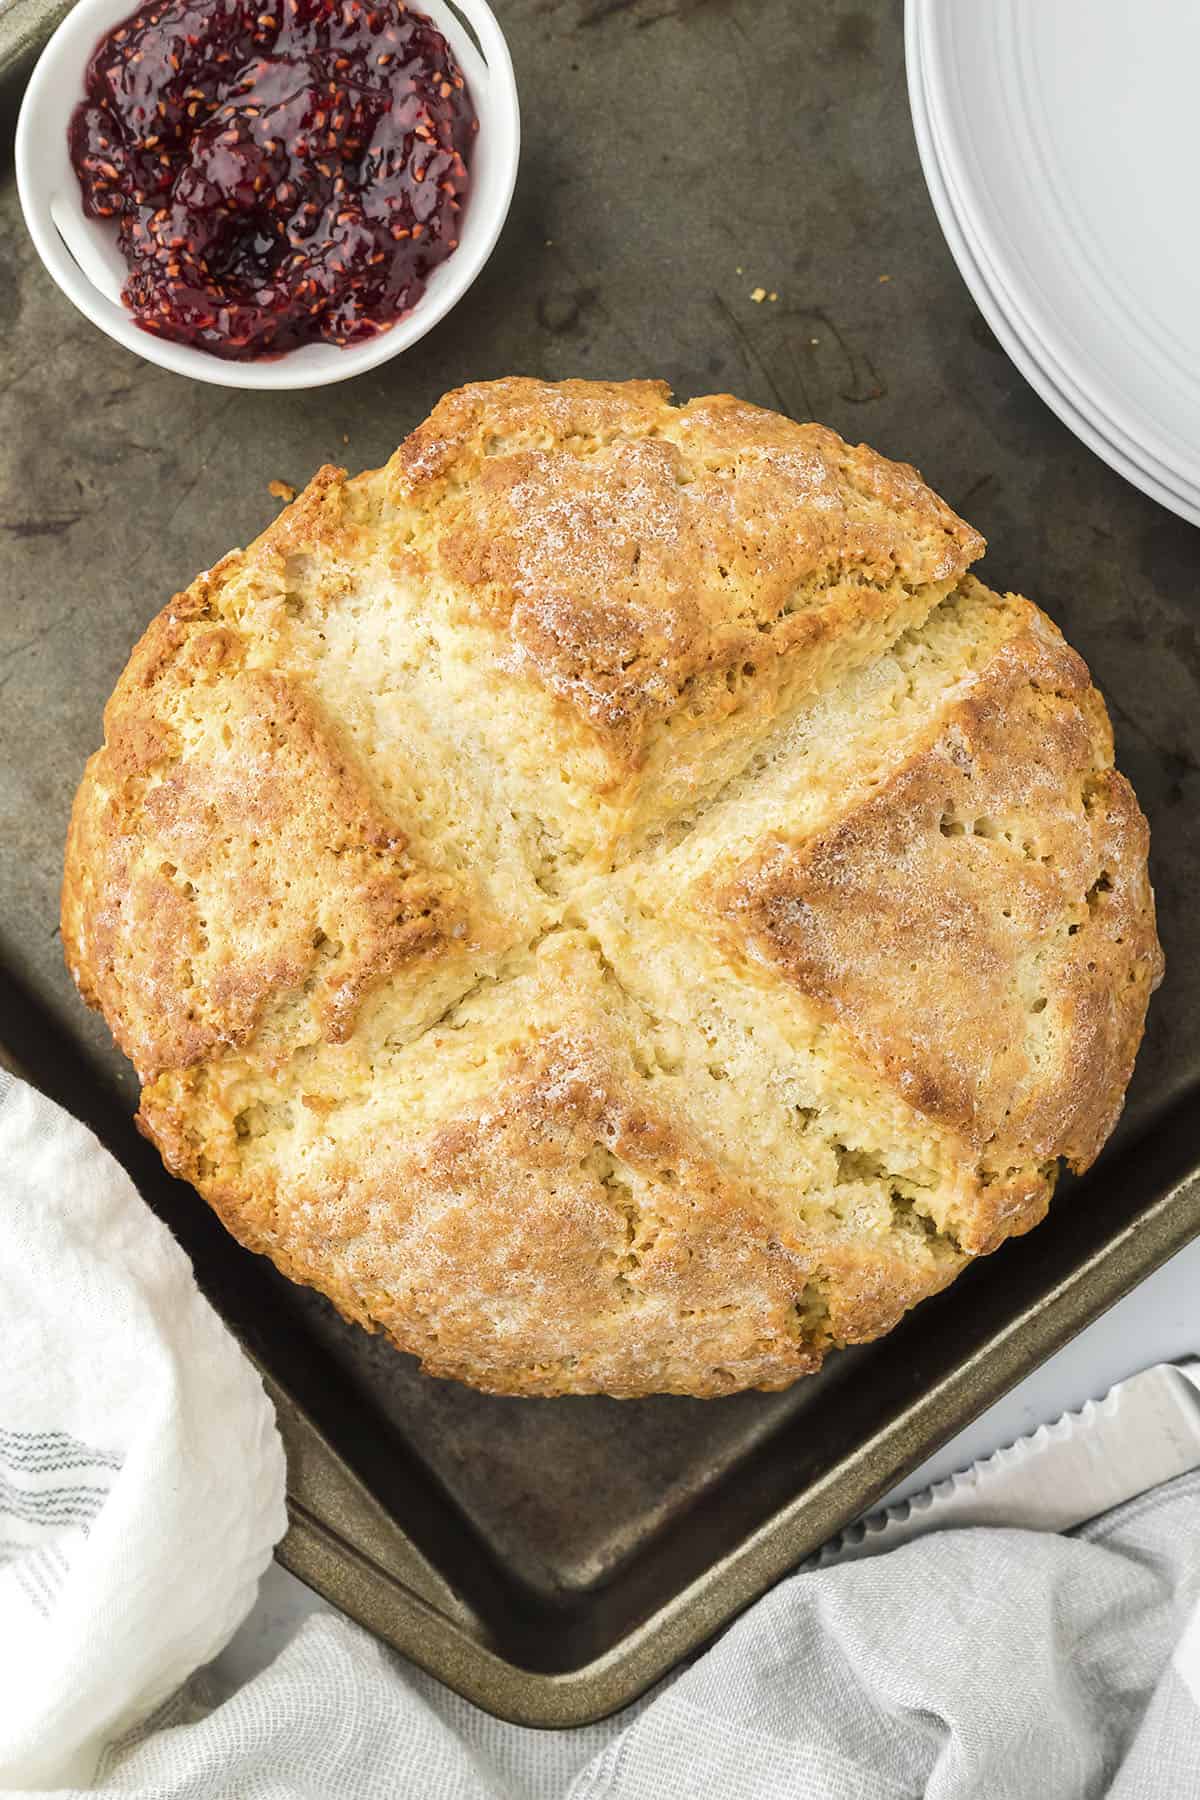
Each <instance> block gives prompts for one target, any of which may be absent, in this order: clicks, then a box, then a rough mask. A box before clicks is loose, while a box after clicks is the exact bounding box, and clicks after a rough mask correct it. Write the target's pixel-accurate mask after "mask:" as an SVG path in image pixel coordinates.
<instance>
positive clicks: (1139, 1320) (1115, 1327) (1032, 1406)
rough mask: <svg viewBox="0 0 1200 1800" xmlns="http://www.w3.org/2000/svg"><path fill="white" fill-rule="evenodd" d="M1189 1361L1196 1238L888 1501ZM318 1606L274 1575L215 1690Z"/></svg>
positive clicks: (237, 1678) (1194, 1321) (1198, 1319)
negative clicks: (1133, 1378)
mask: <svg viewBox="0 0 1200 1800" xmlns="http://www.w3.org/2000/svg"><path fill="white" fill-rule="evenodd" d="M1189 1355H1200V1239H1198V1240H1197V1241H1196V1242H1195V1243H1193V1244H1190V1245H1189V1246H1188V1248H1187V1249H1186V1250H1183V1251H1181V1252H1180V1253H1179V1255H1178V1256H1176V1257H1174V1258H1172V1260H1171V1261H1170V1262H1169V1263H1166V1264H1164V1266H1163V1267H1162V1268H1161V1269H1159V1270H1158V1272H1157V1273H1156V1274H1154V1275H1152V1276H1150V1278H1149V1279H1148V1280H1147V1281H1144V1282H1143V1283H1142V1284H1141V1286H1140V1287H1138V1288H1136V1289H1135V1290H1134V1291H1133V1293H1132V1294H1129V1295H1127V1296H1126V1298H1125V1299H1124V1300H1122V1301H1120V1302H1119V1303H1118V1304H1117V1305H1116V1306H1114V1307H1113V1308H1112V1310H1111V1311H1110V1312H1108V1313H1106V1314H1105V1315H1104V1317H1103V1318H1101V1319H1098V1320H1097V1321H1096V1323H1095V1324H1094V1325H1091V1326H1089V1327H1088V1329H1087V1330H1086V1331H1084V1332H1081V1333H1080V1335H1079V1336H1078V1337H1077V1338H1075V1339H1074V1340H1073V1342H1071V1343H1069V1344H1068V1345H1067V1346H1066V1347H1065V1348H1064V1349H1062V1350H1060V1351H1059V1352H1058V1354H1057V1355H1055V1356H1052V1357H1051V1358H1050V1359H1049V1361H1048V1362H1045V1363H1043V1364H1042V1366H1041V1368H1040V1369H1036V1370H1035V1371H1034V1373H1033V1374H1032V1375H1030V1376H1028V1377H1027V1378H1026V1379H1025V1380H1024V1381H1022V1382H1021V1383H1020V1384H1019V1386H1017V1387H1015V1388H1014V1389H1013V1390H1012V1392H1011V1393H1009V1394H1007V1395H1006V1396H1005V1397H1004V1399H1003V1400H999V1401H997V1403H996V1405H995V1406H993V1407H990V1408H989V1409H988V1411H987V1412H985V1413H983V1414H981V1416H980V1417H979V1418H978V1419H976V1421H975V1423H974V1424H973V1425H970V1426H968V1427H967V1429H966V1430H965V1431H963V1432H960V1433H959V1435H958V1436H957V1437H956V1438H953V1439H952V1440H951V1441H950V1443H949V1444H947V1445H946V1447H945V1449H944V1450H942V1451H940V1452H939V1453H938V1455H937V1456H934V1457H931V1458H930V1460H929V1461H928V1462H926V1463H924V1464H922V1466H921V1467H920V1468H919V1469H917V1470H915V1471H914V1472H913V1474H912V1475H911V1476H910V1478H909V1479H908V1480H907V1481H906V1482H904V1483H903V1485H902V1486H901V1487H898V1488H897V1489H896V1490H895V1493H894V1494H893V1495H890V1496H889V1498H890V1499H899V1498H901V1497H902V1496H903V1495H906V1494H914V1493H919V1492H920V1490H921V1489H922V1488H925V1487H928V1486H929V1485H930V1484H931V1483H932V1482H934V1481H938V1480H940V1479H941V1478H942V1477H944V1476H946V1475H950V1474H952V1473H953V1472H954V1471H955V1470H956V1469H962V1468H966V1467H967V1466H968V1465H969V1464H970V1463H972V1462H974V1461H976V1460H977V1459H978V1458H979V1457H981V1456H987V1455H990V1453H991V1452H992V1451H993V1450H998V1449H999V1448H1000V1447H1001V1445H1003V1444H1009V1443H1012V1441H1013V1440H1014V1439H1015V1438H1018V1437H1023V1436H1025V1435H1026V1433H1028V1432H1030V1431H1034V1430H1036V1428H1037V1427H1038V1426H1039V1425H1045V1424H1049V1423H1050V1421H1051V1420H1053V1419H1056V1418H1058V1416H1059V1415H1060V1413H1063V1412H1067V1411H1070V1410H1074V1409H1075V1408H1076V1407H1079V1406H1082V1405H1083V1403H1084V1401H1085V1400H1092V1399H1099V1398H1100V1397H1101V1396H1102V1395H1103V1394H1105V1393H1106V1392H1107V1391H1108V1389H1109V1388H1110V1387H1112V1385H1113V1383H1114V1382H1117V1381H1121V1380H1123V1379H1124V1377H1125V1376H1127V1375H1133V1374H1135V1373H1136V1371H1137V1370H1139V1369H1144V1368H1147V1367H1149V1365H1150V1364H1151V1363H1156V1362H1167V1361H1177V1360H1179V1359H1180V1358H1182V1357H1185V1356H1189ZM324 1605H325V1602H324V1601H322V1600H320V1599H318V1598H317V1596H316V1595H315V1594H312V1593H311V1592H310V1591H309V1590H308V1589H307V1588H306V1587H304V1586H303V1585H302V1583H300V1582H298V1581H296V1580H295V1579H294V1578H293V1577H292V1576H291V1575H289V1574H287V1573H286V1571H285V1570H283V1569H281V1568H279V1567H278V1566H277V1565H276V1566H275V1567H273V1568H272V1569H271V1570H270V1572H269V1574H268V1575H267V1577H266V1578H265V1580H264V1582H263V1585H262V1589H261V1591H260V1594H259V1599H258V1604H257V1605H256V1607H255V1609H254V1611H253V1612H252V1613H251V1615H250V1617H249V1619H247V1621H246V1623H245V1624H244V1625H243V1627H242V1629H241V1630H240V1631H239V1632H238V1634H237V1636H236V1637H235V1638H234V1640H233V1642H232V1643H231V1644H230V1646H229V1648H228V1649H227V1650H226V1651H225V1653H224V1655H223V1656H221V1657H220V1658H219V1659H218V1661H217V1663H216V1664H215V1665H214V1667H213V1671H212V1672H213V1674H214V1675H215V1676H216V1678H217V1680H218V1682H219V1683H220V1685H221V1686H222V1687H224V1688H225V1689H226V1691H228V1690H230V1689H232V1688H234V1687H236V1686H238V1685H240V1683H241V1682H243V1681H245V1680H246V1679H247V1678H248V1677H249V1676H250V1675H252V1674H254V1673H255V1672H256V1671H257V1670H259V1669H261V1668H264V1667H265V1666H266V1664H267V1663H269V1662H270V1660H271V1658H272V1657H273V1655H274V1654H275V1652H276V1650H277V1649H278V1648H279V1646H280V1645H281V1644H282V1643H284V1642H285V1641H286V1639H287V1638H288V1637H289V1636H290V1634H291V1632H292V1631H293V1629H294V1628H295V1625H296V1624H297V1623H298V1621H299V1620H300V1619H301V1618H302V1617H304V1616H305V1615H306V1614H308V1613H310V1612H313V1611H316V1610H319V1609H321V1608H322V1607H324Z"/></svg>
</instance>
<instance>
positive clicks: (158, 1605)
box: [0, 1070, 285, 1789]
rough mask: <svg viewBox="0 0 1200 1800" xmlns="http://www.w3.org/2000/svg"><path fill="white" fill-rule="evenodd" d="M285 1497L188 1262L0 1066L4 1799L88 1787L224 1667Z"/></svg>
mask: <svg viewBox="0 0 1200 1800" xmlns="http://www.w3.org/2000/svg"><path fill="white" fill-rule="evenodd" d="M231 1470H236V1471H237V1472H238V1478H237V1479H236V1480H230V1478H229V1476H230V1471H231ZM283 1487H284V1464H283V1451H282V1447H281V1445H280V1442H279V1435H278V1433H277V1431H276V1429H275V1421H274V1415H273V1413H272V1410H271V1406H270V1403H269V1401H268V1400H267V1397H266V1395H265V1394H264V1392H263V1389H262V1384H261V1382H260V1381H259V1379H258V1377H257V1375H256V1374H255V1372H254V1370H253V1369H252V1367H251V1366H250V1364H249V1363H248V1362H247V1361H246V1359H245V1357H244V1356H243V1355H242V1353H241V1351H240V1350H239V1349H238V1347H237V1345H236V1344H235V1342H234V1341H233V1339H232V1338H231V1337H230V1335H229V1333H228V1332H227V1331H226V1329H225V1327H224V1326H223V1325H222V1324H221V1322H220V1320H219V1319H218V1318H217V1316H216V1314H215V1313H214V1312H213V1310H212V1308H211V1307H210V1306H209V1305H208V1303H207V1301H206V1300H204V1299H203V1298H202V1296H201V1294H200V1292H199V1290H198V1288H197V1287H196V1283H195V1280H194V1278H193V1276H192V1272H191V1268H190V1266H189V1264H188V1260H187V1258H186V1256H185V1255H184V1253H183V1251H182V1250H181V1249H180V1248H179V1246H178V1245H177V1244H176V1243H175V1241H174V1239H173V1238H172V1237H171V1235H170V1233H169V1232H168V1231H167V1229H166V1227H165V1226H164V1225H163V1224H161V1223H160V1221H159V1220H158V1219H156V1218H155V1216H154V1214H153V1213H152V1212H151V1211H150V1210H149V1208H148V1207H147V1206H145V1205H144V1203H143V1202H142V1201H141V1199H140V1198H139V1197H138V1194H137V1192H136V1190H135V1189H134V1187H133V1185H132V1183H131V1182H130V1180H129V1178H128V1177H127V1176H126V1175H125V1174H124V1172H123V1171H122V1170H121V1169H120V1168H119V1167H118V1166H117V1164H116V1163H115V1162H114V1161H113V1159H112V1157H111V1156H109V1154H108V1152H107V1151H106V1150H104V1149H103V1148H102V1147H101V1145H100V1144H99V1143H98V1142H97V1140H96V1139H95V1138H94V1137H93V1136H92V1134H91V1132H89V1131H87V1130H85V1129H84V1127H83V1126H82V1125H80V1124H78V1123H77V1122H76V1120H74V1119H72V1118H70V1117H68V1115H67V1114H66V1113H64V1112H62V1111H61V1110H60V1108H58V1107H57V1106H55V1105H54V1104H53V1103H52V1102H51V1101H49V1100H47V1099H45V1098H44V1097H43V1096H42V1095H40V1094H38V1093H35V1092H34V1090H33V1089H32V1088H29V1087H27V1086H26V1085H25V1084H24V1083H23V1082H20V1081H17V1080H15V1079H13V1078H12V1077H11V1076H9V1075H7V1074H5V1073H4V1071H3V1070H0V1789H11V1788H19V1787H34V1788H44V1787H48V1786H57V1785H59V1784H62V1783H68V1782H70V1783H78V1784H79V1785H84V1784H86V1783H88V1782H90V1781H91V1779H92V1777H93V1775H94V1773H95V1770H96V1766H97V1763H98V1760H99V1757H100V1754H101V1752H102V1750H103V1748H104V1746H105V1744H106V1743H108V1742H110V1741H111V1740H112V1738H113V1737H114V1736H116V1735H117V1734H118V1733H120V1732H121V1731H122V1730H123V1729H125V1728H127V1727H128V1726H130V1725H131V1724H133V1723H134V1722H135V1721H137V1720H138V1719H140V1718H142V1717H144V1716H145V1715H146V1714H147V1713H148V1712H149V1711H150V1710H151V1709H152V1708H153V1707H155V1706H156V1705H157V1704H158V1703H159V1702H160V1701H162V1700H163V1699H164V1698H165V1697H166V1696H167V1695H169V1694H170V1693H172V1692H173V1691H174V1689H176V1688H177V1687H178V1686H179V1684H180V1682H181V1681H183V1680H184V1679H185V1678H186V1677H187V1676H188V1675H190V1674H191V1672H192V1671H193V1670H194V1669H195V1668H197V1667H198V1666H199V1665H200V1664H202V1663H204V1662H207V1661H208V1660H209V1659H210V1658H211V1657H213V1656H215V1655H216V1653H217V1652H218V1650H220V1649H221V1648H222V1646H223V1645H224V1644H225V1642H226V1641H227V1639H228V1638H229V1637H230V1635H231V1634H232V1632H233V1631H234V1630H235V1629H236V1627H237V1625H238V1624H239V1623H240V1621H241V1620H242V1619H243V1618H244V1617H245V1615H246V1613H247V1612H248V1611H249V1608H250V1606H251V1604H252V1602H253V1599H254V1594H255V1591H256V1589H257V1585H258V1579H259V1576H260V1575H261V1574H262V1572H263V1570H264V1568H265V1567H266V1565H267V1563H268V1562H269V1560H270V1555H271V1549H272V1546H273V1545H274V1544H275V1542H276V1540H277V1539H278V1538H279V1537H280V1536H281V1534H282V1532H283V1529H284V1524H285V1515H284V1505H283Z"/></svg>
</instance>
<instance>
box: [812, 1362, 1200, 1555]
mask: <svg viewBox="0 0 1200 1800" xmlns="http://www.w3.org/2000/svg"><path fill="white" fill-rule="evenodd" d="M1195 1468H1200V1360H1189V1361H1187V1362H1182V1363H1156V1364H1155V1365H1154V1367H1153V1368H1150V1369H1144V1370H1143V1371H1142V1373H1141V1374H1140V1375H1131V1376H1130V1377H1129V1379H1128V1380H1127V1381H1119V1382H1118V1383H1117V1385H1116V1386H1115V1387H1113V1388H1110V1389H1109V1391H1108V1393H1107V1394H1106V1395H1105V1396H1104V1398H1103V1400H1089V1401H1088V1403H1087V1404H1086V1406H1084V1407H1082V1408H1081V1409H1080V1410H1079V1411H1078V1412H1070V1413H1064V1414H1063V1416H1062V1417H1061V1418H1060V1419H1056V1420H1055V1422H1054V1423H1053V1424H1052V1425H1042V1426H1039V1428H1038V1429H1037V1430H1036V1431H1035V1432H1033V1433H1031V1435H1030V1436H1028V1437H1023V1438H1018V1439H1017V1441H1016V1442H1015V1443H1013V1444H1008V1445H1006V1446H1005V1447H1004V1448H1003V1449H1001V1450H997V1451H996V1452H995V1454H994V1455H992V1456H989V1457H985V1458H984V1459H983V1460H982V1461H980V1462H977V1463H973V1464H972V1465H971V1467H970V1468H969V1469H965V1470H963V1471H962V1472H961V1473H960V1474H957V1475H951V1476H950V1477H949V1479H947V1480H945V1481H939V1482H937V1483H936V1484H935V1485H934V1486H933V1487H931V1488H928V1489H927V1490H926V1491H925V1492H924V1493H923V1494H917V1495H914V1497H913V1498H912V1499H910V1500H902V1501H900V1502H898V1503H897V1504H896V1505H895V1506H891V1507H888V1508H887V1510H886V1511H883V1512H878V1513H872V1514H870V1515H869V1516H868V1517H867V1518H865V1519H860V1520H859V1521H858V1522H857V1523H856V1524H854V1525H850V1526H848V1527H847V1528H846V1530H845V1531H843V1532H842V1533H841V1534H840V1535H839V1536H838V1537H836V1538H833V1539H831V1541H830V1542H829V1543H828V1544H826V1546H825V1548H824V1549H823V1550H821V1551H820V1552H819V1553H818V1555H817V1556H816V1557H814V1558H813V1560H812V1562H811V1563H809V1565H808V1566H809V1568H818V1569H822V1568H827V1567H829V1565H830V1564H832V1563H841V1562H853V1561H854V1560H856V1559H857V1558H859V1557H863V1556H875V1555H877V1554H878V1553H879V1552H880V1551H881V1550H891V1549H893V1548H894V1547H895V1546H896V1545H897V1544H902V1543H905V1542H907V1541H908V1540H909V1539H910V1538H915V1537H922V1536H924V1534H925V1533H926V1532H929V1531H945V1530H948V1529H953V1528H954V1527H957V1526H967V1525H1016V1526H1022V1527H1024V1528H1025V1529H1027V1530H1031V1531H1068V1530H1070V1528H1071V1527H1072V1526H1074V1525H1082V1524H1083V1523H1084V1522H1085V1521H1086V1520H1088V1519H1094V1518H1096V1517H1098V1515H1099V1514H1100V1513H1104V1512H1109V1511H1110V1510H1111V1509H1112V1508H1113V1507H1114V1506H1120V1505H1121V1504H1122V1502H1124V1501H1126V1500H1132V1499H1134V1498H1135V1497H1136V1496H1137V1495H1138V1494H1144V1493H1145V1492H1146V1491H1147V1490H1148V1489H1150V1488H1152V1487H1158V1486H1159V1485H1160V1483H1162V1482H1164V1481H1170V1480H1171V1479H1172V1477H1173V1476H1176V1475H1185V1474H1187V1473H1188V1471H1189V1470H1191V1469H1195Z"/></svg>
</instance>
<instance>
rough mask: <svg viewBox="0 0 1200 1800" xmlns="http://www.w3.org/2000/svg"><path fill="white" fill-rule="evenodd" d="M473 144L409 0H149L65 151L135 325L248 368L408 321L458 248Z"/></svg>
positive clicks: (114, 40) (456, 76)
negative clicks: (117, 260)
mask: <svg viewBox="0 0 1200 1800" xmlns="http://www.w3.org/2000/svg"><path fill="white" fill-rule="evenodd" d="M477 129H478V120H477V119H476V116H475V112H474V109H473V107H472V105H471V99H470V95H469V94H468V92H467V87H466V84H465V82H464V80H463V77H462V75H461V74H460V72H459V70H458V68H457V66H456V65H455V63H454V61H453V58H452V57H451V54H450V49H449V46H448V45H447V43H446V40H445V38H444V37H442V35H441V33H440V32H439V31H437V30H436V29H435V27H434V26H433V25H432V24H431V23H430V21H429V20H428V19H426V18H424V17H423V16H422V14H420V13H417V12H409V11H408V10H407V9H406V8H405V7H404V6H403V5H402V4H401V3H400V0H374V3H373V4H364V0H259V4H258V5H253V4H246V0H160V3H159V4H152V5H149V6H145V7H143V8H142V10H141V11H140V12H136V13H133V14H132V15H131V16H130V17H129V18H128V19H126V20H125V22H124V23H123V24H122V25H119V26H118V27H117V28H116V29H115V30H114V31H111V32H109V34H108V36H107V37H106V38H104V39H103V40H102V41H101V43H100V44H99V46H98V47H97V49H96V51H95V53H94V54H93V56H92V59H91V62H90V63H89V64H88V70H87V77H86V82H85V98H84V99H83V100H82V101H81V102H80V104H79V105H78V106H77V107H76V109H75V113H74V115H73V117H72V120H71V126H70V138H69V145H70V152H71V161H72V164H73V165H74V168H75V173H76V174H77V175H78V177H79V184H80V187H81V188H82V190H83V204H84V210H85V212H86V213H87V214H88V216H89V217H90V218H100V219H112V220H113V221H114V222H115V224H116V227H117V231H118V241H119V243H120V247H121V253H122V255H123V256H124V258H125V261H126V264H127V265H128V268H129V277H128V280H127V281H126V283H125V287H124V290H123V295H124V299H125V303H126V305H127V306H129V307H130V309H131V310H132V312H133V314H134V316H135V317H136V319H137V322H138V324H139V325H141V326H143V327H144V328H145V329H146V330H147V331H152V332H154V333H156V334H157V335H158V336H160V337H168V338H173V339H175V340H177V341H178V342H180V343H185V344H193V345H196V346H199V347H200V348H202V349H205V350H210V351H212V352H213V354H214V355H216V356H227V357H242V358H247V357H256V356H266V355H272V354H277V353H278V352H280V351H284V350H291V349H294V348H295V347H296V346H297V345H299V344H308V343H312V342H314V341H318V340H323V341H324V342H326V343H333V344H350V343H355V342H358V341H359V340H361V339H363V338H367V337H371V336H372V335H374V334H375V333H377V332H380V331H386V330H387V328H388V326H389V325H392V324H394V322H395V321H396V320H397V319H398V318H399V317H400V316H401V314H403V313H405V312H408V311H409V310H410V308H411V307H412V306H413V305H414V304H415V303H416V301H417V300H418V299H419V298H420V296H421V294H422V293H423V291H424V288H425V283H426V281H427V279H428V277H429V274H430V271H431V270H432V269H433V268H435V267H436V265H437V264H438V263H440V262H442V261H444V259H445V258H446V257H447V256H449V255H450V253H451V252H452V251H453V250H454V249H455V248H456V246H457V244H458V235H459V221H460V217H461V213H462V208H463V205H464V203H465V200H466V195H467V186H468V173H467V161H468V158H469V156H470V151H471V146H472V142H473V139H474V134H475V132H476V130H477Z"/></svg>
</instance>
